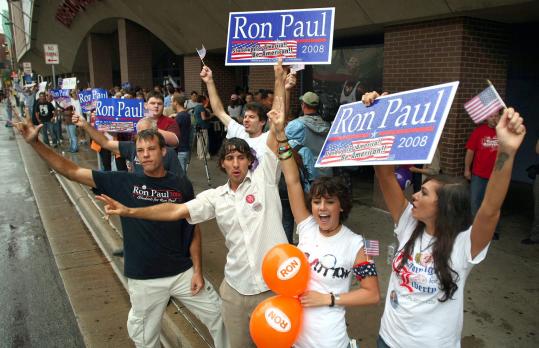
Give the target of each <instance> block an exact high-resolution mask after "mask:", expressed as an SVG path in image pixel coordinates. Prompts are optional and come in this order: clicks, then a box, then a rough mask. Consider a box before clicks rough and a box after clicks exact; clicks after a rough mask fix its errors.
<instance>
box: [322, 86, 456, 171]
mask: <svg viewBox="0 0 539 348" xmlns="http://www.w3.org/2000/svg"><path fill="white" fill-rule="evenodd" d="M458 85H459V82H458V81H456V82H450V83H445V84H441V85H436V86H431V87H426V88H420V89H415V90H411V91H406V92H400V93H395V94H390V95H387V96H384V97H380V98H378V99H377V100H376V101H375V102H374V103H373V105H372V106H369V107H366V106H365V105H363V103H362V102H355V103H350V104H345V105H341V107H340V108H339V112H338V113H337V116H336V117H335V120H334V122H333V124H332V125H331V129H330V131H329V133H328V136H327V138H326V141H325V143H324V146H323V148H322V151H321V152H320V155H319V157H318V160H317V161H316V167H336V166H361V165H381V164H422V163H430V162H431V161H432V158H433V156H434V153H435V151H436V147H437V146H438V141H439V139H440V136H441V134H442V130H443V128H444V125H445V121H446V119H447V115H448V114H449V109H450V108H451V104H452V103H453V98H454V97H455V93H456V91H457V87H458Z"/></svg>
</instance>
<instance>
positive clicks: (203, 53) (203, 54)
mask: <svg viewBox="0 0 539 348" xmlns="http://www.w3.org/2000/svg"><path fill="white" fill-rule="evenodd" d="M196 50H197V53H198V56H199V57H200V59H201V60H202V59H204V57H206V47H204V45H202V48H201V49H198V48H197V49H196Z"/></svg>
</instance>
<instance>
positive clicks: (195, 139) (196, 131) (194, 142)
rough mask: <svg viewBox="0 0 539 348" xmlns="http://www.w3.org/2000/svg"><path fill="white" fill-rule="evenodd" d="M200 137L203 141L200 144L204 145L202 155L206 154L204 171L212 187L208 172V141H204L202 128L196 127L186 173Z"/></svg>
mask: <svg viewBox="0 0 539 348" xmlns="http://www.w3.org/2000/svg"><path fill="white" fill-rule="evenodd" d="M198 137H200V138H201V139H202V141H201V142H200V143H201V145H202V153H203V154H204V169H205V170H206V179H207V180H208V186H209V187H211V178H210V171H209V170H208V156H207V155H206V154H207V152H206V149H207V145H206V139H204V134H203V132H202V128H200V127H199V126H196V127H195V136H194V137H193V143H192V144H191V152H190V155H189V160H188V162H187V167H186V168H185V172H187V169H188V168H189V164H191V158H192V157H193V149H194V148H195V144H197V139H198ZM197 145H198V144H197Z"/></svg>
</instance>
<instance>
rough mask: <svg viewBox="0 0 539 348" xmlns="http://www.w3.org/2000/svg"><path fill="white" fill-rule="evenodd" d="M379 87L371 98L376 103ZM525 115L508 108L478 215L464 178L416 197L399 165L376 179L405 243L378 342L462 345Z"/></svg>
mask: <svg viewBox="0 0 539 348" xmlns="http://www.w3.org/2000/svg"><path fill="white" fill-rule="evenodd" d="M376 97H378V94H377V93H376V92H372V93H367V94H365V95H364V96H363V98H362V100H363V103H364V104H366V105H370V104H371V103H372V102H373V101H374V99H375V98H376ZM525 133H526V130H525V127H524V125H523V124H522V118H521V117H520V115H519V114H518V113H517V112H515V110H513V109H512V108H509V109H506V110H505V111H504V113H503V116H502V118H501V120H500V122H499V123H498V125H497V126H496V135H497V138H498V143H499V148H498V154H497V159H496V164H495V166H494V170H493V172H492V176H491V178H490V180H489V183H488V186H487V189H486V192H485V198H484V200H483V203H482V205H481V207H480V208H479V211H478V212H477V215H476V216H475V219H474V220H473V221H472V217H471V209H470V195H469V187H468V183H467V181H466V180H464V179H463V178H452V177H447V176H434V177H432V178H430V179H427V180H426V181H425V182H424V183H423V185H422V186H421V190H420V191H419V192H417V193H415V194H414V195H413V196H412V202H408V201H407V200H406V198H405V197H404V194H403V193H402V190H401V189H400V186H399V184H398V183H397V180H396V179H395V176H394V174H393V166H376V167H375V171H376V177H377V178H378V182H379V183H380V189H381V190H382V193H383V195H384V199H385V202H386V205H387V207H388V209H389V212H390V213H391V216H392V218H393V221H394V222H395V225H396V228H395V234H396V235H397V239H398V241H399V245H398V250H397V252H396V255H395V257H394V258H393V264H392V272H391V278H390V281H389V287H388V290H387V297H386V304H385V309H384V314H383V317H382V322H381V327H380V336H379V338H378V347H379V348H380V347H382V348H385V347H460V339H461V338H460V336H461V331H462V322H463V305H464V292H463V291H464V284H465V281H466V278H467V277H468V275H469V273H470V271H471V269H472V268H473V266H474V265H476V264H478V263H479V262H481V261H482V260H483V259H484V258H485V256H486V253H487V250H488V246H489V243H490V241H491V240H492V236H493V234H494V230H495V228H496V224H497V223H498V220H499V218H500V208H501V206H502V203H503V201H504V199H505V196H506V194H507V189H508V187H509V182H510V180H511V170H512V168H513V162H514V159H515V153H516V152H517V150H518V148H519V146H520V144H521V143H522V140H523V139H524V135H525Z"/></svg>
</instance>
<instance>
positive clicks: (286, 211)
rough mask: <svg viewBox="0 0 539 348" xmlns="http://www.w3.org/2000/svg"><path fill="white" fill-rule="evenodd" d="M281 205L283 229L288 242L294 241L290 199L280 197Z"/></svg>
mask: <svg viewBox="0 0 539 348" xmlns="http://www.w3.org/2000/svg"><path fill="white" fill-rule="evenodd" d="M281 206H282V207H283V217H282V222H283V229H284V233H285V234H286V239H288V243H290V244H292V243H294V215H292V208H291V207H290V201H289V200H288V199H281Z"/></svg>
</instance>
